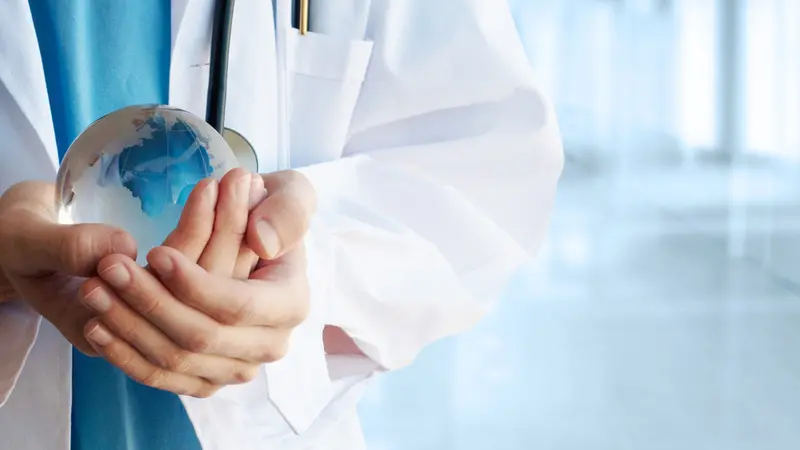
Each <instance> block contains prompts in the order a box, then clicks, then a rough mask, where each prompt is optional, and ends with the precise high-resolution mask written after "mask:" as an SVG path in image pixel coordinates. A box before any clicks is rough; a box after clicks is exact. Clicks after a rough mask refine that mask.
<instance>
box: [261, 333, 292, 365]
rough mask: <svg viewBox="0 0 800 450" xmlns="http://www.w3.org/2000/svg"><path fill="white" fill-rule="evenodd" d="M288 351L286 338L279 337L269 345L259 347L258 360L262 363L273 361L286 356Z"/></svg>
mask: <svg viewBox="0 0 800 450" xmlns="http://www.w3.org/2000/svg"><path fill="white" fill-rule="evenodd" d="M288 352H289V341H288V339H279V340H277V341H275V342H272V343H271V344H270V345H265V346H263V347H262V348H261V351H260V354H259V356H258V361H260V362H262V363H274V362H277V361H280V360H282V359H283V358H284V357H286V354H287V353H288Z"/></svg>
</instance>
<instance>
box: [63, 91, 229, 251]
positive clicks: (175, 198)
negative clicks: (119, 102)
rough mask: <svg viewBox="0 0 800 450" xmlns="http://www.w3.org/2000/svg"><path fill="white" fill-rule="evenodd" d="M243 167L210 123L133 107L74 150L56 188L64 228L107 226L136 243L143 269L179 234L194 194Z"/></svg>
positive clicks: (167, 110) (91, 131)
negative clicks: (171, 236) (208, 182)
mask: <svg viewBox="0 0 800 450" xmlns="http://www.w3.org/2000/svg"><path fill="white" fill-rule="evenodd" d="M238 166H239V163H238V161H237V158H236V157H235V155H234V154H233V151H232V150H231V148H230V147H229V146H228V144H227V143H226V142H225V140H224V139H223V138H222V136H220V134H219V133H218V132H217V131H216V130H215V129H214V128H212V127H211V126H210V125H208V124H207V123H206V122H205V121H204V120H202V119H200V118H198V117H196V116H195V115H193V114H191V113H189V112H186V111H182V110H179V109H176V108H171V107H167V106H157V105H145V106H131V107H128V108H124V109H121V110H118V111H115V112H113V113H111V114H109V115H107V116H104V117H102V118H101V119H99V120H97V121H96V122H94V123H93V124H92V125H90V126H89V128H87V129H86V130H85V131H84V132H83V133H81V135H80V136H78V138H77V139H76V140H75V142H73V143H72V145H71V146H70V148H69V150H68V151H67V154H66V155H65V156H64V159H63V161H62V163H61V168H60V169H59V172H58V180H57V183H56V197H57V198H56V211H57V212H58V219H59V221H60V222H61V223H67V224H72V223H104V224H108V225H114V226H118V227H120V228H122V229H124V230H126V231H128V232H129V233H131V235H133V237H134V239H136V242H137V243H138V245H139V259H140V262H142V261H143V260H144V257H145V256H146V254H147V252H149V251H150V250H151V249H152V248H153V247H155V246H158V245H160V244H161V243H162V242H163V240H164V239H165V238H166V237H167V235H169V233H170V232H171V231H172V230H173V229H175V226H176V225H177V224H178V220H179V219H180V214H181V210H182V209H183V205H184V203H185V202H186V199H187V197H188V196H189V193H190V192H191V190H192V188H193V187H194V186H195V185H196V184H197V183H198V182H199V181H200V180H202V179H204V178H209V177H212V178H216V179H220V178H222V176H223V175H225V173H226V172H227V171H228V170H230V169H232V168H235V167H238Z"/></svg>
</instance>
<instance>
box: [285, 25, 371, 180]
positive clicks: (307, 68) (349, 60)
mask: <svg viewBox="0 0 800 450" xmlns="http://www.w3.org/2000/svg"><path fill="white" fill-rule="evenodd" d="M372 48H373V42H372V41H365V40H353V39H349V38H346V37H338V36H332V35H324V34H319V33H313V32H312V33H308V34H306V35H300V34H299V33H298V32H297V31H296V30H292V32H289V33H288V36H287V52H286V57H287V62H286V70H287V73H288V80H289V85H288V88H289V91H288V93H289V95H288V107H289V128H290V134H289V135H290V145H291V151H292V156H291V158H292V161H291V163H292V166H294V167H301V166H307V165H310V164H314V163H319V162H326V161H332V160H335V159H338V158H339V157H341V156H342V150H343V149H344V146H345V143H346V141H347V135H348V130H349V128H350V120H351V118H352V116H353V110H354V109H355V106H356V102H357V100H358V95H359V93H360V92H361V85H362V82H363V81H364V77H365V76H366V73H367V68H368V66H369V61H370V58H371V56H372Z"/></svg>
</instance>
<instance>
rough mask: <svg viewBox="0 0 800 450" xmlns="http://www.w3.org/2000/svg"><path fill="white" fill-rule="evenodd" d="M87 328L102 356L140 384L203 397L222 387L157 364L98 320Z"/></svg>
mask: <svg viewBox="0 0 800 450" xmlns="http://www.w3.org/2000/svg"><path fill="white" fill-rule="evenodd" d="M85 332H86V339H87V340H88V341H89V342H90V343H91V344H92V347H93V348H94V349H95V351H96V352H97V353H98V354H99V355H100V356H102V357H104V358H105V359H106V360H107V361H108V362H110V363H111V364H112V365H114V366H116V367H117V368H119V369H120V370H121V371H122V372H124V373H125V374H126V375H128V376H129V377H131V378H132V379H134V380H135V381H137V382H139V383H141V384H144V385H146V386H150V387H152V388H155V389H161V390H164V391H169V392H172V393H175V394H178V395H189V396H192V397H200V398H207V397H210V396H211V395H213V394H214V393H215V392H216V391H217V390H219V386H217V385H214V384H212V383H211V382H210V381H208V380H204V379H202V378H199V377H193V376H189V375H183V374H179V373H175V372H170V371H168V370H165V369H162V368H160V367H157V366H156V365H155V364H153V363H151V362H150V361H148V360H147V359H146V358H145V357H144V356H142V355H141V354H140V353H139V352H137V351H136V350H135V349H134V348H133V347H131V346H130V345H129V344H128V343H126V342H125V341H123V340H121V339H119V338H118V337H116V336H114V335H113V334H111V332H110V331H109V330H108V328H106V327H105V326H103V325H102V324H100V323H99V322H97V321H96V320H91V321H90V322H89V323H88V324H87V325H86V328H85Z"/></svg>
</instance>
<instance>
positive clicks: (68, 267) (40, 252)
mask: <svg viewBox="0 0 800 450" xmlns="http://www.w3.org/2000/svg"><path fill="white" fill-rule="evenodd" d="M31 219H32V220H31ZM20 225H21V224H20ZM24 225H25V226H24V227H19V229H18V231H17V232H15V233H13V234H14V235H15V236H13V238H12V239H11V240H10V241H11V248H10V249H8V250H10V252H11V253H10V254H6V255H5V258H6V259H10V260H11V261H10V264H8V266H9V267H12V268H15V269H16V271H18V272H20V273H22V274H24V275H28V276H34V275H39V274H44V273H48V272H59V273H64V274H68V275H73V276H80V277H87V276H91V275H93V274H94V273H95V271H96V269H97V264H98V263H99V262H100V260H101V259H102V258H103V257H105V256H108V255H111V254H116V253H120V254H123V255H126V256H129V257H131V258H132V259H136V241H135V240H134V239H133V237H132V236H131V235H130V234H128V233H126V232H125V231H123V230H120V229H118V228H115V227H110V226H107V225H101V224H80V225H59V224H57V223H54V222H51V221H48V220H44V219H43V218H28V220H26V221H25V224H24ZM4 250H5V249H4Z"/></svg>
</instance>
